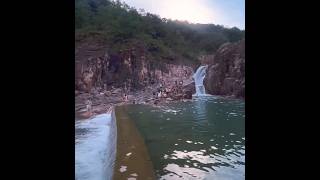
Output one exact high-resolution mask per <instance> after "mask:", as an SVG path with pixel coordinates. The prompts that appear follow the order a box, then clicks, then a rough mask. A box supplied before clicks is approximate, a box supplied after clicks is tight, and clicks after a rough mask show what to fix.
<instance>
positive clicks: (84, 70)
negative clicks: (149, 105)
mask: <svg viewBox="0 0 320 180" xmlns="http://www.w3.org/2000/svg"><path fill="white" fill-rule="evenodd" d="M75 54H76V61H75V62H76V63H75V67H76V72H75V80H76V81H75V87H76V90H77V91H85V92H91V91H92V90H93V89H97V88H98V89H99V88H100V89H104V90H110V89H111V88H112V87H115V88H123V89H125V90H128V91H132V90H137V89H142V88H144V87H147V86H150V85H154V84H159V83H161V82H165V83H173V82H174V81H175V80H186V79H190V78H191V76H192V73H193V70H192V68H191V67H188V66H183V65H177V64H169V63H165V62H161V63H160V62H157V61H155V60H150V59H148V58H147V57H148V56H147V53H146V50H145V49H144V48H143V47H139V46H136V47H133V48H130V49H126V50H121V51H118V52H114V53H109V52H108V47H106V46H105V45H103V43H100V42H98V41H95V40H92V39H91V40H90V41H89V42H87V41H85V40H84V41H82V42H81V41H80V42H77V43H76V52H75Z"/></svg>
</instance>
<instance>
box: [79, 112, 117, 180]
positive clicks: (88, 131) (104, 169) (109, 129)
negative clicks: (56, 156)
mask: <svg viewBox="0 0 320 180" xmlns="http://www.w3.org/2000/svg"><path fill="white" fill-rule="evenodd" d="M113 117H114V114H101V115H98V116H96V117H94V118H92V119H90V120H81V121H77V122H76V124H75V131H76V136H75V175H76V178H75V179H76V180H89V179H90V180H112V176H113V167H114V161H115V157H116V140H117V137H116V136H117V132H116V124H115V120H112V118H113Z"/></svg>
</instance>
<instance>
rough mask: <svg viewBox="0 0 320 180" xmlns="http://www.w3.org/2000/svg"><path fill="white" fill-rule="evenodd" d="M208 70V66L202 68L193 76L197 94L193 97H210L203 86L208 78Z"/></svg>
mask: <svg viewBox="0 0 320 180" xmlns="http://www.w3.org/2000/svg"><path fill="white" fill-rule="evenodd" d="M207 69H208V65H205V66H200V67H199V68H198V69H197V71H196V72H195V73H194V75H193V76H192V78H193V79H194V83H195V86H196V94H194V95H193V96H208V94H206V89H205V87H204V85H203V80H204V78H205V77H206V70H207Z"/></svg>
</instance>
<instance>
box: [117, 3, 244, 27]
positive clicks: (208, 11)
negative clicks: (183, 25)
mask: <svg viewBox="0 0 320 180" xmlns="http://www.w3.org/2000/svg"><path fill="white" fill-rule="evenodd" d="M122 1H124V2H125V3H126V4H128V5H129V6H131V7H135V8H136V9H137V10H139V9H144V10H145V11H146V12H149V13H152V14H157V15H159V16H160V17H161V18H167V19H169V18H170V19H172V20H175V19H177V20H187V21H188V22H190V23H202V24H209V23H212V24H219V25H223V26H225V27H234V26H235V27H238V28H239V29H242V30H243V29H245V0H122Z"/></svg>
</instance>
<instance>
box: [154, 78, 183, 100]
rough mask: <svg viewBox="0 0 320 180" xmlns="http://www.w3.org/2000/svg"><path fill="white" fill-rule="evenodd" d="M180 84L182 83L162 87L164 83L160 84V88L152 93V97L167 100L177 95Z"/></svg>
mask: <svg viewBox="0 0 320 180" xmlns="http://www.w3.org/2000/svg"><path fill="white" fill-rule="evenodd" d="M182 84H183V81H179V82H178V81H175V85H174V86H172V87H164V83H160V87H159V88H158V89H157V92H156V93H154V96H156V98H167V97H169V96H170V95H172V94H179V93H180V91H181V86H182Z"/></svg>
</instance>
